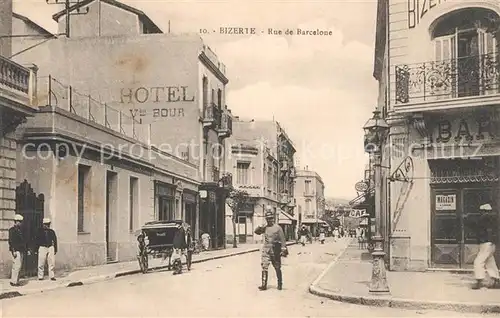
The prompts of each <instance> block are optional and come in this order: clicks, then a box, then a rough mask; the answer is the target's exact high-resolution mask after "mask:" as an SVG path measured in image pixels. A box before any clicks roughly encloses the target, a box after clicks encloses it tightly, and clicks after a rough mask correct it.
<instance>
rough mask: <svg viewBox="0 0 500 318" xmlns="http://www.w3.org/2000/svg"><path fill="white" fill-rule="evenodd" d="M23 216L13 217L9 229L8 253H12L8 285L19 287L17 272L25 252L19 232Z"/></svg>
mask: <svg viewBox="0 0 500 318" xmlns="http://www.w3.org/2000/svg"><path fill="white" fill-rule="evenodd" d="M22 222H23V216H22V215H20V214H16V215H14V226H12V227H11V228H10V229H9V251H10V252H11V253H12V258H13V262H12V272H11V276H10V285H11V286H19V272H20V271H21V266H22V264H23V256H24V253H25V252H26V241H25V239H24V235H23V232H22V230H21V223H22Z"/></svg>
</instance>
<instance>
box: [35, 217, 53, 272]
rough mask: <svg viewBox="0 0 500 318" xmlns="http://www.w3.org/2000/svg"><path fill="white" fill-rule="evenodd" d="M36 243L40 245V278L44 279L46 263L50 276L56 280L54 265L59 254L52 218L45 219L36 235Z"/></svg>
mask: <svg viewBox="0 0 500 318" xmlns="http://www.w3.org/2000/svg"><path fill="white" fill-rule="evenodd" d="M36 245H37V247H38V280H43V277H44V271H45V263H47V267H48V270H49V278H50V280H52V281H55V280H56V277H55V273H54V267H55V262H56V257H55V256H56V254H57V235H56V232H55V231H54V230H53V229H51V228H50V219H48V218H45V219H43V226H42V228H41V229H40V231H39V233H38V234H37V236H36Z"/></svg>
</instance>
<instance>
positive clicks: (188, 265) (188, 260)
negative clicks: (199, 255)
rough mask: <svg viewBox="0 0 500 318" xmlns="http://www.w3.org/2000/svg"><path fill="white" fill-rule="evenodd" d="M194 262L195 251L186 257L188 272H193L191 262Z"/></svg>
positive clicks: (189, 252)
mask: <svg viewBox="0 0 500 318" xmlns="http://www.w3.org/2000/svg"><path fill="white" fill-rule="evenodd" d="M192 260H193V251H188V252H187V255H186V266H187V270H188V271H190V270H191V261H192Z"/></svg>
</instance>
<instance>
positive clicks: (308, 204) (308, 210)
mask: <svg viewBox="0 0 500 318" xmlns="http://www.w3.org/2000/svg"><path fill="white" fill-rule="evenodd" d="M306 214H311V200H310V199H307V200H306Z"/></svg>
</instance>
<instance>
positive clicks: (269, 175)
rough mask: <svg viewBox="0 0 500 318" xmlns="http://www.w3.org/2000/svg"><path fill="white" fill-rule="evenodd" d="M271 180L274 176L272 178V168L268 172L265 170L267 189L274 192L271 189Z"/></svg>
mask: <svg viewBox="0 0 500 318" xmlns="http://www.w3.org/2000/svg"><path fill="white" fill-rule="evenodd" d="M273 179H274V176H273V168H271V167H269V168H268V170H267V189H268V190H269V191H272V190H274V189H273V188H274V187H273Z"/></svg>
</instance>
